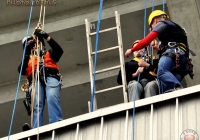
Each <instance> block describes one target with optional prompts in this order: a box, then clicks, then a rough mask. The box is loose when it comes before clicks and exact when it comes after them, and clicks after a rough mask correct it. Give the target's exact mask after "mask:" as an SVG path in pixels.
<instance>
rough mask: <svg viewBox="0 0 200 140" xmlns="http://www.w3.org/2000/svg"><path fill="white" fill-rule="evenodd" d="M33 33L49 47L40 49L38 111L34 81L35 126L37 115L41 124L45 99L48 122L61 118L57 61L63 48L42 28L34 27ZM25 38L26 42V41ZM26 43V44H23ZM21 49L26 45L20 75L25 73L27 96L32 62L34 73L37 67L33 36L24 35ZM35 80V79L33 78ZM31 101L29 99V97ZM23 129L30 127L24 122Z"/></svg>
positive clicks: (28, 94) (29, 94) (30, 83)
mask: <svg viewBox="0 0 200 140" xmlns="http://www.w3.org/2000/svg"><path fill="white" fill-rule="evenodd" d="M34 35H35V36H37V37H38V38H40V40H43V38H44V39H45V40H46V41H47V42H48V44H49V45H50V47H51V49H50V50H48V51H45V52H44V53H43V52H42V51H40V54H39V55H40V57H44V63H40V66H39V69H40V82H39V85H40V86H39V89H40V93H39V95H40V96H39V100H40V101H39V113H38V109H37V107H38V90H37V89H38V83H37V82H35V89H36V90H35V99H34V107H33V128H36V127H37V123H38V120H37V116H38V115H39V126H42V125H44V124H43V111H44V105H45V99H46V100H47V105H48V116H49V123H54V122H57V121H60V120H62V119H63V116H62V111H61V106H60V90H61V83H60V82H61V79H60V78H61V76H60V73H59V68H58V65H57V62H58V61H59V60H60V57H61V56H62V54H63V49H62V48H61V47H60V45H59V44H58V43H57V42H56V41H55V40H54V39H53V38H52V37H50V36H49V35H48V34H47V33H45V32H44V31H43V30H40V29H36V30H35V32H34ZM26 39H27V43H26ZM25 43H26V44H25ZM22 45H23V49H24V47H25V45H26V51H25V57H24V64H23V67H22V75H26V78H27V79H28V84H29V91H28V92H27V96H28V97H30V96H32V95H31V93H32V80H33V79H32V73H33V71H32V63H33V64H34V73H35V75H36V68H37V58H36V57H34V56H33V55H31V51H32V52H33V51H35V50H36V49H37V47H36V40H35V39H34V38H33V36H28V37H27V38H26V37H24V39H23V40H22ZM21 64H22V62H21V63H20V65H19V67H18V71H19V72H20V68H21ZM35 81H36V79H35ZM29 102H30V103H31V100H30V99H29ZM22 129H23V130H24V131H25V130H29V129H30V127H29V125H28V124H27V123H26V124H24V126H23V128H22Z"/></svg>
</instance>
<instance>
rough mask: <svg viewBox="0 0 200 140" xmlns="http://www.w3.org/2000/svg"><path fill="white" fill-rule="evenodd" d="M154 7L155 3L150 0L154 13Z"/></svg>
mask: <svg viewBox="0 0 200 140" xmlns="http://www.w3.org/2000/svg"><path fill="white" fill-rule="evenodd" d="M154 5H155V1H154V0H152V11H154Z"/></svg>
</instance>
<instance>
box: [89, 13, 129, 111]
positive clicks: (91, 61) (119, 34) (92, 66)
mask: <svg viewBox="0 0 200 140" xmlns="http://www.w3.org/2000/svg"><path fill="white" fill-rule="evenodd" d="M115 19H116V27H112V28H108V29H104V30H101V31H99V34H100V33H105V32H108V31H112V30H117V38H118V46H114V47H111V48H107V49H103V50H99V51H97V53H103V52H107V51H111V50H115V49H119V57H120V65H118V66H114V67H110V68H106V69H102V70H98V71H95V73H96V74H99V73H103V72H107V71H111V70H114V69H118V68H120V69H121V75H122V85H119V86H115V87H111V88H106V89H103V90H98V91H96V89H95V90H94V91H95V93H94V94H95V95H96V94H99V93H103V92H106V91H110V90H115V89H118V88H123V96H124V103H127V102H128V98H127V92H126V87H127V85H126V77H125V75H126V73H125V68H124V51H123V43H122V33H121V24H120V15H119V13H118V12H117V11H115ZM85 25H86V36H87V48H88V60H89V73H90V83H91V94H92V92H93V91H92V88H93V78H94V65H93V59H92V55H95V52H93V51H92V41H91V37H92V36H93V35H96V32H93V33H91V29H90V27H91V23H90V22H89V21H88V20H87V19H85ZM88 108H89V112H90V101H89V102H88ZM96 109H97V102H96V98H95V96H94V110H96Z"/></svg>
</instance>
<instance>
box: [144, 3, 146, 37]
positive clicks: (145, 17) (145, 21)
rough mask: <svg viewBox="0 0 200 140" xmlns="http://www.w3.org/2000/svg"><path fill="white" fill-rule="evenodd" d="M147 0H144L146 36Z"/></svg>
mask: <svg viewBox="0 0 200 140" xmlns="http://www.w3.org/2000/svg"><path fill="white" fill-rule="evenodd" d="M146 17H147V0H144V37H145V36H146Z"/></svg>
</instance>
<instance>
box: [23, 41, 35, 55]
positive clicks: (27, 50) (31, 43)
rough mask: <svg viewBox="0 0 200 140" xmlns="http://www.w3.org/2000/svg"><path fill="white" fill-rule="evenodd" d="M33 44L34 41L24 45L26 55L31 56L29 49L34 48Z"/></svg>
mask: <svg viewBox="0 0 200 140" xmlns="http://www.w3.org/2000/svg"><path fill="white" fill-rule="evenodd" d="M35 43H36V42H35V41H32V42H30V43H27V44H26V52H25V53H26V55H30V54H31V49H32V48H33V47H34V46H35ZM24 47H25V46H24Z"/></svg>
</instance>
